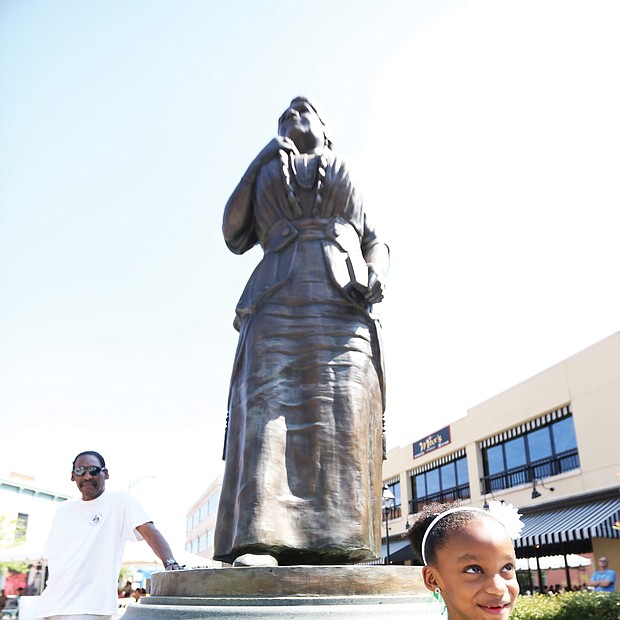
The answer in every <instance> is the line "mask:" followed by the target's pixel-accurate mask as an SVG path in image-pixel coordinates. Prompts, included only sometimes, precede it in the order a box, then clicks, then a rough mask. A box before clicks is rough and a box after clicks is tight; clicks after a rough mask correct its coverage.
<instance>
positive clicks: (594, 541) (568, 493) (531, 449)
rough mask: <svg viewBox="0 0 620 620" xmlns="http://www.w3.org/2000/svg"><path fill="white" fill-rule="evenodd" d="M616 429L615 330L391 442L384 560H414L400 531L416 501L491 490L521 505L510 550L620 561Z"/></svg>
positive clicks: (618, 564)
mask: <svg viewBox="0 0 620 620" xmlns="http://www.w3.org/2000/svg"><path fill="white" fill-rule="evenodd" d="M619 437H620V332H618V333H615V334H613V335H612V336H610V337H608V338H606V339H604V340H602V341H601V342H598V343H596V344H594V345H592V346H591V347H589V348H587V349H586V350H584V351H581V352H580V353H577V354H576V355H573V356H572V357H570V358H568V359H566V360H564V361H562V362H560V363H558V364H556V365H555V366H552V367H551V368H549V369H547V370H545V371H543V372H541V373H539V374H537V375H536V376H534V377H532V378H530V379H528V380H527V381H524V382H522V383H520V384H518V385H516V386H514V387H512V388H510V389H508V390H506V391H505V392H503V393H501V394H498V395H497V396H494V397H493V398H490V399H489V400H487V401H486V402H483V403H481V404H479V405H477V406H475V407H473V408H472V409H470V410H469V411H468V412H467V416H466V417H465V418H462V419H460V420H457V421H455V422H454V423H452V424H450V425H449V426H447V427H445V428H443V429H438V430H437V432H434V433H432V434H431V435H429V436H427V437H423V438H419V439H416V440H415V441H414V442H413V443H412V444H410V445H407V446H405V447H403V448H396V449H394V450H391V451H390V452H389V453H388V459H387V461H386V462H385V463H384V470H383V480H384V488H387V489H388V490H389V491H391V493H387V496H388V497H390V498H391V495H392V494H393V495H394V499H393V500H391V499H390V500H387V501H386V502H385V504H386V505H385V507H384V518H385V523H386V527H387V528H389V543H390V547H391V557H390V561H391V562H407V563H409V562H413V558H412V555H411V551H410V550H409V548H408V546H407V545H405V544H404V542H403V541H402V540H401V539H400V536H401V535H402V533H403V532H404V531H405V529H406V527H407V522H408V519H410V518H411V516H412V515H413V514H415V513H416V512H417V511H418V509H419V507H420V506H421V505H423V504H425V503H429V502H445V501H450V500H460V501H461V502H462V503H464V504H471V505H474V506H483V505H484V504H485V503H486V502H487V501H490V500H491V499H496V500H500V501H505V502H507V503H510V504H513V505H515V506H517V507H518V508H519V510H520V511H521V512H522V513H523V515H524V522H525V528H524V531H523V535H522V538H521V539H520V540H518V541H517V542H516V548H517V557H520V558H540V557H546V556H556V555H564V556H565V557H566V556H567V555H569V554H588V553H591V554H594V556H596V557H598V556H601V555H605V556H607V558H608V559H609V563H610V567H612V568H615V569H616V570H620V540H619V538H620V449H619V448H618V445H619V443H618V438H619ZM383 547H384V555H387V544H386V537H385V533H384V545H383ZM541 577H542V574H541V572H540V570H539V571H538V581H539V583H542V579H541ZM569 580H570V577H569ZM567 585H570V584H567Z"/></svg>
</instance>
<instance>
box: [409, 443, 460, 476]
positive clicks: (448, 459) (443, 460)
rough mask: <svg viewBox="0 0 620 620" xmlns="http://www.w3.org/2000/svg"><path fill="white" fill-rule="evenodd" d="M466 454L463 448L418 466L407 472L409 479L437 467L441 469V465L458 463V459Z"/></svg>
mask: <svg viewBox="0 0 620 620" xmlns="http://www.w3.org/2000/svg"><path fill="white" fill-rule="evenodd" d="M465 454H466V452H465V448H460V449H459V450H456V451H455V452H450V454H446V455H444V456H442V457H440V458H438V459H435V460H434V461H429V462H428V463H425V464H424V465H420V466H419V467H416V468H415V469H410V470H409V472H408V473H409V477H410V478H413V477H414V476H417V475H418V474H423V473H424V472H425V471H430V470H431V469H436V468H437V467H441V466H442V465H447V464H448V463H453V462H454V461H458V460H459V459H462V458H463V457H464V456H465Z"/></svg>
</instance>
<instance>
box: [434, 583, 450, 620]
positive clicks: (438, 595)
mask: <svg viewBox="0 0 620 620" xmlns="http://www.w3.org/2000/svg"><path fill="white" fill-rule="evenodd" d="M433 598H434V599H435V600H436V601H437V602H438V603H439V604H440V605H443V607H442V609H441V615H442V616H443V615H444V614H445V613H446V611H447V607H446V602H445V601H444V600H443V596H441V589H440V588H439V586H438V587H436V588H435V590H434V591H433Z"/></svg>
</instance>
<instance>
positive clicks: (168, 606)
mask: <svg viewBox="0 0 620 620" xmlns="http://www.w3.org/2000/svg"><path fill="white" fill-rule="evenodd" d="M151 591H152V595H151V596H150V597H147V598H142V599H141V600H140V604H139V605H132V606H130V607H129V608H128V609H127V612H126V613H125V615H124V618H125V619H126V620H142V619H143V620H146V619H162V620H163V619H166V620H185V619H192V620H200V619H202V618H205V619H207V618H226V619H227V620H234V619H240V618H243V619H244V620H266V619H267V618H296V619H299V620H305V619H307V618H313V619H314V620H317V619H318V618H323V619H336V618H339V619H343V620H344V619H345V618H346V619H349V620H352V619H353V620H370V619H373V620H377V619H379V618H382V619H383V618H385V619H386V620H404V619H405V618H407V620H411V619H412V618H416V619H420V620H437V619H439V618H440V617H441V616H440V611H441V608H440V606H439V605H438V604H437V603H434V602H433V599H432V596H431V593H430V592H429V591H428V590H427V589H426V588H425V587H424V584H423V582H422V569H421V568H420V567H416V566H279V567H274V568H221V569H195V570H188V571H169V572H161V573H156V574H154V575H153V580H152V587H151Z"/></svg>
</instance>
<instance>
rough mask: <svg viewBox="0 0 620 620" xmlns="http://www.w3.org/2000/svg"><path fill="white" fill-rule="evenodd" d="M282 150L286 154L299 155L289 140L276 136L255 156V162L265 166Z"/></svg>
mask: <svg viewBox="0 0 620 620" xmlns="http://www.w3.org/2000/svg"><path fill="white" fill-rule="evenodd" d="M280 150H283V151H286V152H287V153H293V154H294V155H299V149H298V148H297V147H296V146H295V143H294V142H293V141H292V140H290V139H289V138H285V137H284V136H276V137H275V138H273V140H271V141H270V142H269V143H268V144H267V146H266V147H265V148H263V150H262V151H261V152H260V153H259V154H258V155H257V156H256V160H255V161H256V162H257V163H259V164H260V165H263V164H266V163H267V162H268V161H270V160H271V159H273V158H274V157H277V155H278V151H280Z"/></svg>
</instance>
